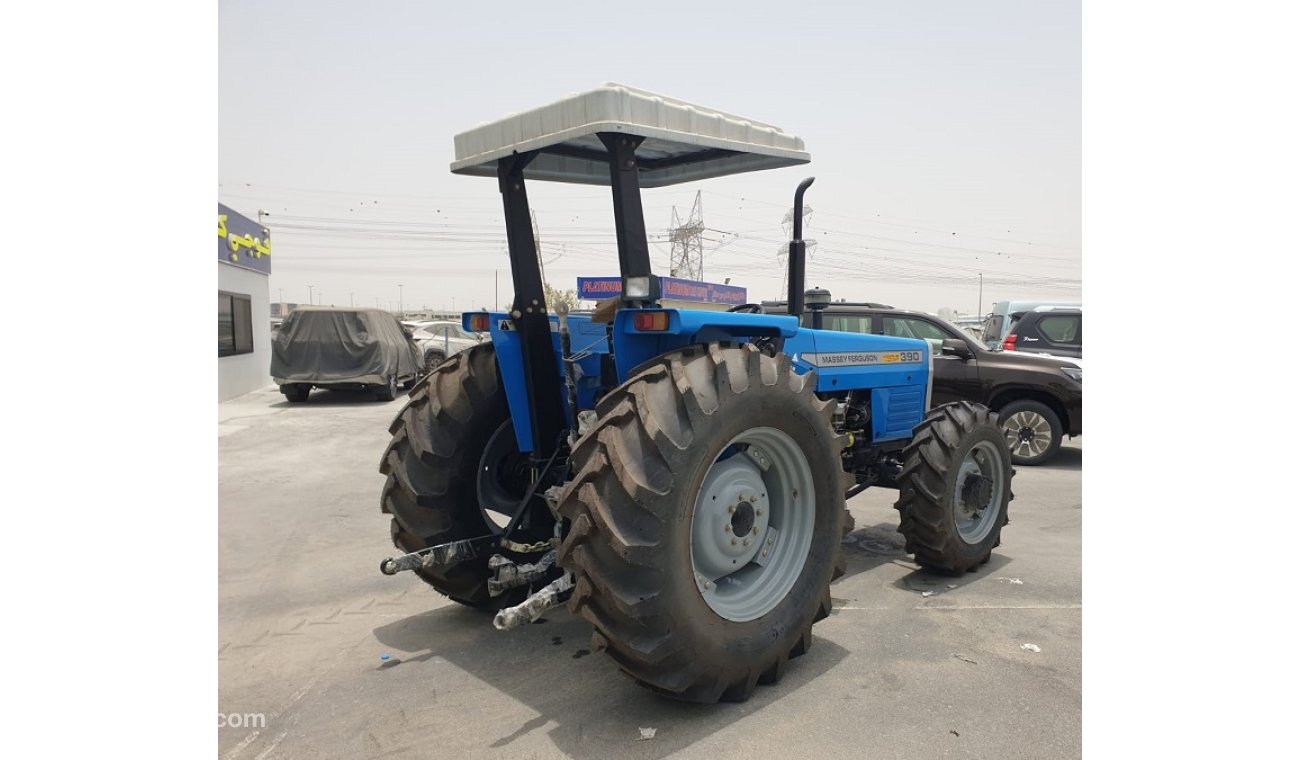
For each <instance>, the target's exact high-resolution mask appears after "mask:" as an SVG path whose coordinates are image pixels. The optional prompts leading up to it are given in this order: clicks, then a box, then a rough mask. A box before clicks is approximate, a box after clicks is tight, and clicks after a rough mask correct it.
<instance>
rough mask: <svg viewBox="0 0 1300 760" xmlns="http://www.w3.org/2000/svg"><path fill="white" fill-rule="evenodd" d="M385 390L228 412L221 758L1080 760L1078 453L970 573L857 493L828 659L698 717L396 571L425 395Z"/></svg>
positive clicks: (571, 620)
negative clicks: (947, 569)
mask: <svg viewBox="0 0 1300 760" xmlns="http://www.w3.org/2000/svg"><path fill="white" fill-rule="evenodd" d="M371 398H372V397H370V396H369V395H367V394H359V393H343V392H328V391H314V392H313V393H312V396H311V398H310V399H309V400H308V401H307V402H306V403H302V404H292V405H291V404H289V403H287V402H286V401H285V400H284V397H283V396H281V395H280V394H279V393H277V392H275V390H274V389H267V390H264V391H259V392H256V393H252V394H249V395H247V396H243V397H240V398H238V399H235V400H232V401H227V402H225V403H222V404H219V405H218V435H219V457H220V474H219V510H220V518H219V541H220V548H219V560H220V571H219V579H220V587H219V592H218V593H219V621H220V623H219V625H220V633H219V642H220V643H219V649H218V655H217V656H218V664H219V709H220V711H221V715H220V716H219V724H221V727H220V728H219V729H218V737H219V738H218V741H219V752H220V756H221V757H222V758H225V759H227V760H230V759H232V758H247V759H248V760H268V759H269V758H375V757H438V758H446V757H456V758H475V757H504V758H553V757H574V758H591V759H593V760H594V759H597V758H624V757H626V758H651V759H656V760H657V759H658V758H668V757H679V758H746V760H752V758H755V757H760V756H762V757H778V758H796V757H815V758H855V759H856V758H863V757H871V758H906V759H907V760H915V759H916V758H932V757H954V758H967V757H972V758H999V759H1000V760H1015V759H1016V758H1026V759H1027V760H1028V759H1033V760H1043V759H1044V758H1073V757H1080V756H1081V754H1082V715H1081V710H1082V680H1083V678H1082V657H1081V650H1082V618H1083V611H1082V571H1081V566H1082V556H1081V555H1082V495H1081V482H1082V448H1081V444H1080V442H1079V439H1076V440H1075V442H1067V444H1066V445H1065V447H1063V449H1062V451H1061V453H1060V454H1059V455H1058V456H1057V458H1056V459H1055V460H1054V461H1053V462H1052V463H1050V464H1048V465H1045V466H1041V467H1022V468H1018V473H1017V475H1016V477H1015V479H1014V481H1013V483H1012V486H1013V490H1014V492H1015V495H1016V499H1015V501H1013V502H1012V503H1011V513H1010V514H1011V523H1010V525H1008V526H1007V527H1006V528H1005V529H1004V530H1003V534H1002V546H1001V547H999V548H998V549H996V550H995V551H994V554H993V558H992V560H991V561H990V562H989V563H988V564H987V565H985V566H984V567H983V568H982V569H981V570H980V571H979V572H976V573H970V574H967V575H965V576H964V577H961V578H948V577H943V576H937V575H931V574H929V573H925V572H923V571H921V570H919V569H918V568H917V566H916V565H915V564H913V563H912V562H911V561H910V558H909V557H908V556H907V555H906V554H904V553H903V541H902V537H901V536H900V535H899V534H898V533H897V532H896V531H895V527H896V526H897V513H896V512H895V511H894V509H893V502H894V499H895V496H896V493H895V492H894V491H890V490H884V489H873V490H869V491H867V492H866V493H864V494H862V495H860V496H858V497H856V498H854V499H853V500H852V501H851V502H850V505H849V506H850V508H851V510H852V512H853V515H854V517H855V519H856V521H857V528H856V530H854V532H853V533H851V534H850V535H849V536H848V537H847V538H846V544H845V551H846V554H847V558H848V573H847V574H846V575H845V576H844V577H843V578H840V579H839V580H838V581H836V582H835V584H833V585H832V586H831V594H832V596H833V598H834V602H835V609H834V612H833V614H832V615H831V616H830V617H829V618H828V619H826V620H823V621H822V622H820V623H818V624H817V625H816V626H814V627H813V634H814V643H813V647H812V649H811V651H809V653H808V654H806V655H805V656H803V657H800V658H798V659H795V660H792V661H791V663H790V666H789V669H788V670H787V672H786V675H785V678H784V679H783V680H782V681H781V682H779V683H777V684H776V685H774V686H761V687H759V689H758V691H757V692H756V693H755V694H754V696H753V697H752V698H751V699H750V700H749V701H747V702H744V703H741V704H720V705H711V706H700V705H690V704H682V703H677V702H673V701H670V700H667V699H664V698H662V697H658V696H656V695H654V694H651V693H650V692H648V691H646V690H644V689H642V688H641V687H639V686H637V685H635V684H634V683H633V682H632V681H631V680H630V679H628V678H627V677H625V676H623V675H622V674H621V673H620V672H619V671H618V669H617V668H616V667H615V666H614V664H613V662H612V661H610V660H609V659H608V658H607V657H605V655H603V654H600V653H596V654H592V653H591V651H590V627H589V626H588V625H587V623H586V622H585V621H583V620H582V619H580V618H578V617H575V616H573V615H571V614H569V612H568V611H567V610H565V609H564V608H558V609H554V610H551V611H550V612H548V613H546V615H545V617H544V618H543V620H544V622H542V621H539V622H538V623H536V624H533V625H530V626H525V627H523V628H521V629H518V630H515V631H512V632H509V633H502V632H498V631H496V630H495V629H493V628H492V625H491V617H490V615H487V614H484V613H482V612H478V611H475V610H469V609H465V608H463V607H461V606H459V605H457V604H455V603H453V602H450V601H448V600H447V599H446V598H444V597H442V596H441V595H439V594H438V593H436V592H435V591H433V590H432V589H431V588H429V587H428V586H426V585H425V584H424V583H423V582H421V581H420V580H419V579H418V578H416V577H414V576H413V575H411V574H409V573H405V574H402V575H399V576H395V577H387V576H383V575H381V574H380V573H379V570H378V565H379V561H380V560H381V559H383V558H384V557H387V556H391V555H392V554H393V553H394V551H393V548H392V544H391V542H390V540H389V532H388V531H389V527H388V517H387V516H386V515H382V514H380V511H379V492H380V488H381V486H382V485H383V476H381V475H380V474H379V472H378V463H379V457H380V454H381V453H382V451H383V449H384V447H385V446H386V445H387V443H388V440H389V434H388V429H387V428H388V424H389V422H390V421H391V420H392V418H393V416H394V415H395V414H396V413H397V411H398V410H399V409H401V407H402V404H403V403H404V401H405V395H402V396H399V398H398V400H396V401H392V402H388V403H382V402H376V401H373V400H371ZM385 655H387V659H386V660H385V659H383V658H384V656H385Z"/></svg>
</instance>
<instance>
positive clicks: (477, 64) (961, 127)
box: [218, 0, 1082, 312]
mask: <svg viewBox="0 0 1300 760" xmlns="http://www.w3.org/2000/svg"><path fill="white" fill-rule="evenodd" d="M706 6H707V7H708V8H710V9H711V10H702V8H704V7H706ZM620 7H622V8H626V9H627V10H622V11H620V10H616V9H617V8H620ZM219 15H220V38H219V49H220V59H219V77H220V81H219V113H220V129H219V134H220V144H219V178H220V183H221V186H220V188H219V190H218V193H219V198H220V200H221V201H222V202H224V203H226V204H227V205H229V206H231V207H232V208H234V209H236V210H238V211H240V212H241V213H244V214H247V215H249V216H253V217H256V215H257V211H258V210H259V209H262V210H265V211H267V212H269V213H270V216H269V217H266V219H265V221H266V222H267V223H268V225H269V227H270V228H271V230H272V236H273V239H274V245H273V250H274V256H273V267H274V274H273V275H272V277H271V298H272V300H277V299H278V298H279V297H280V291H282V292H283V296H284V300H286V301H291V302H305V301H306V299H307V292H308V291H307V286H308V285H309V284H310V285H313V286H314V289H315V292H316V294H317V295H318V296H323V302H324V303H327V304H329V303H332V304H335V305H347V304H348V303H349V299H350V298H351V299H352V300H353V301H354V302H355V303H356V304H357V305H369V306H374V305H376V303H379V304H380V305H382V306H384V307H388V306H389V305H390V302H391V305H392V306H394V307H396V305H397V300H398V294H399V291H398V287H397V286H398V284H399V283H400V284H401V285H403V288H402V289H401V294H402V301H403V303H404V305H405V306H406V308H408V309H411V308H419V307H424V306H428V307H432V308H439V307H451V306H452V304H453V299H454V304H455V307H456V308H457V309H467V308H474V307H479V306H484V305H489V306H490V305H491V304H492V302H493V299H494V290H493V272H494V270H499V271H500V277H501V286H500V301H501V304H502V305H503V306H504V305H505V304H507V303H508V301H509V298H510V295H511V292H512V291H511V287H510V279H509V264H508V260H507V257H506V254H505V242H504V241H505V231H504V227H503V226H502V223H501V218H502V217H501V202H500V196H499V194H498V193H497V188H496V182H495V181H493V180H491V179H485V178H478V177H461V176H456V175H452V174H451V173H450V172H449V171H448V165H449V164H450V162H451V160H452V147H453V146H452V137H453V135H454V134H456V133H457V132H460V131H463V130H465V129H468V128H471V127H473V126H475V125H477V124H479V123H481V122H484V121H491V120H494V119H497V118H499V117H501V116H503V115H505V114H507V113H509V112H512V111H519V110H525V109H528V108H532V107H535V106H538V105H542V104H544V103H548V102H551V101H552V100H555V99H557V98H559V97H562V96H564V95H565V94H567V93H570V92H576V91H580V90H586V89H590V88H592V87H595V86H597V85H599V84H601V83H602V82H606V81H617V82H622V83H624V84H628V85H631V86H634V87H639V88H643V89H648V90H652V91H655V92H658V93H662V94H664V95H669V96H672V97H676V98H680V99H684V100H687V101H691V102H694V103H697V104H699V105H702V106H705V107H709V108H716V109H719V110H723V111H728V112H731V113H735V114H739V115H741V116H744V117H748V118H752V119H756V120H759V121H765V122H768V123H771V124H775V125H777V126H779V127H781V128H782V129H785V130H786V131H789V132H793V133H794V134H797V135H799V136H800V137H802V138H803V139H804V141H805V144H806V148H807V150H808V151H809V152H810V153H811V155H812V159H813V160H812V163H811V164H808V165H805V166H798V167H792V168H787V169H781V170H776V171H768V172H758V173H751V174H742V175H738V176H734V177H727V178H722V179H716V180H709V181H705V182H699V183H691V184H685V185H680V186H674V187H669V188H662V189H658V190H650V191H645V192H644V202H645V214H646V227H647V230H648V231H649V234H650V236H651V255H652V261H653V263H654V266H655V271H656V272H658V273H660V274H667V273H668V260H669V250H670V247H669V245H668V244H667V243H666V242H663V240H664V232H665V231H666V230H667V228H668V227H669V226H670V222H671V212H672V207H673V206H674V205H675V206H677V208H678V210H679V213H681V214H682V215H683V216H685V215H686V213H687V212H689V209H690V206H691V203H692V202H693V200H694V198H695V194H696V191H697V190H703V196H702V198H703V207H704V223H705V226H706V227H707V228H708V231H707V233H706V236H705V279H707V280H711V281H722V280H723V279H724V278H727V277H730V278H731V281H732V284H733V285H734V284H739V285H744V286H746V287H748V288H749V291H750V292H749V295H750V300H758V299H762V298H773V297H776V296H777V295H778V294H779V292H780V288H781V282H782V271H783V270H782V267H783V266H784V258H783V257H782V258H780V259H778V256H777V252H778V249H780V248H781V247H782V246H781V241H782V240H783V239H784V238H785V237H786V232H785V231H783V230H782V227H781V220H782V216H783V215H784V213H785V211H786V210H787V209H788V208H789V206H790V203H791V198H792V195H793V192H794V188H795V185H796V184H797V183H798V182H799V180H800V179H802V178H803V177H805V176H809V175H815V176H816V177H817V183H816V185H814V186H813V188H812V189H811V190H810V191H809V193H808V196H807V201H808V204H809V205H810V206H811V207H812V208H813V213H812V215H811V217H810V218H809V221H808V225H807V228H806V232H805V237H806V238H808V239H809V240H816V241H817V242H818V245H817V246H815V247H814V248H813V249H812V258H811V260H810V262H809V267H808V282H809V285H821V286H823V287H827V288H829V289H830V290H831V291H832V293H833V294H834V296H835V297H836V298H850V299H855V300H856V299H864V300H874V301H883V302H886V303H891V304H893V305H895V306H900V307H907V308H914V309H922V310H926V311H936V310H938V309H939V308H941V307H950V308H956V309H959V310H961V311H963V312H972V311H975V310H976V308H977V303H978V298H979V292H978V289H979V273H980V272H983V273H984V290H983V301H984V303H983V306H982V308H981V311H987V308H988V305H989V304H990V303H991V302H992V301H995V300H1001V299H1007V298H1014V297H1024V298H1029V297H1045V298H1062V299H1064V298H1070V299H1075V298H1079V297H1080V296H1081V276H1082V275H1081V255H1080V249H1081V241H1080V238H1081V235H1080V184H1081V176H1080V119H1081V109H1080V89H1081V81H1080V8H1079V4H1078V3H1077V2H1048V1H1045V0H1036V1H1033V2H992V1H982V2H897V1H896V2H875V1H869V0H867V1H863V2H857V3H852V4H845V5H842V6H838V5H830V4H817V5H816V7H813V4H811V3H793V2H783V3H769V2H757V1H755V2H748V3H737V4H726V5H725V6H724V5H723V4H719V3H708V4H706V3H700V2H694V3H676V2H642V3H636V4H626V5H623V6H620V5H618V4H615V3H599V2H591V3H526V4H512V3H501V2H498V3H493V4H490V5H489V4H472V3H464V2H457V3H442V2H368V3H328V2H287V1H284V0H270V1H268V0H261V1H260V2H245V1H231V0H222V2H221V3H220V6H219ZM529 199H530V201H531V202H532V205H533V208H534V210H535V211H536V213H537V219H538V225H539V228H540V233H541V235H540V237H541V240H542V244H543V253H544V259H545V261H546V274H547V278H548V279H549V280H550V281H551V283H552V284H554V285H556V286H558V287H562V288H571V287H574V278H575V277H577V276H578V275H613V274H617V271H618V263H617V255H616V248H615V243H614V238H613V217H612V214H611V211H610V199H609V191H608V189H607V188H601V187H595V186H579V185H562V184H557V183H541V182H535V183H532V184H531V185H530V188H529ZM349 294H352V295H351V296H350V295H349Z"/></svg>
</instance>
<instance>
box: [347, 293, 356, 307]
mask: <svg viewBox="0 0 1300 760" xmlns="http://www.w3.org/2000/svg"><path fill="white" fill-rule="evenodd" d="M355 295H356V293H348V306H356V304H355V303H353V302H352V296H355Z"/></svg>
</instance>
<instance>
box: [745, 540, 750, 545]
mask: <svg viewBox="0 0 1300 760" xmlns="http://www.w3.org/2000/svg"><path fill="white" fill-rule="evenodd" d="M745 546H749V539H748V538H747V539H745Z"/></svg>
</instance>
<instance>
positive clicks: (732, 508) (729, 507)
mask: <svg viewBox="0 0 1300 760" xmlns="http://www.w3.org/2000/svg"><path fill="white" fill-rule="evenodd" d="M735 511H736V505H735V504H729V505H727V513H728V514H731V513H732V512H735Z"/></svg>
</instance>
